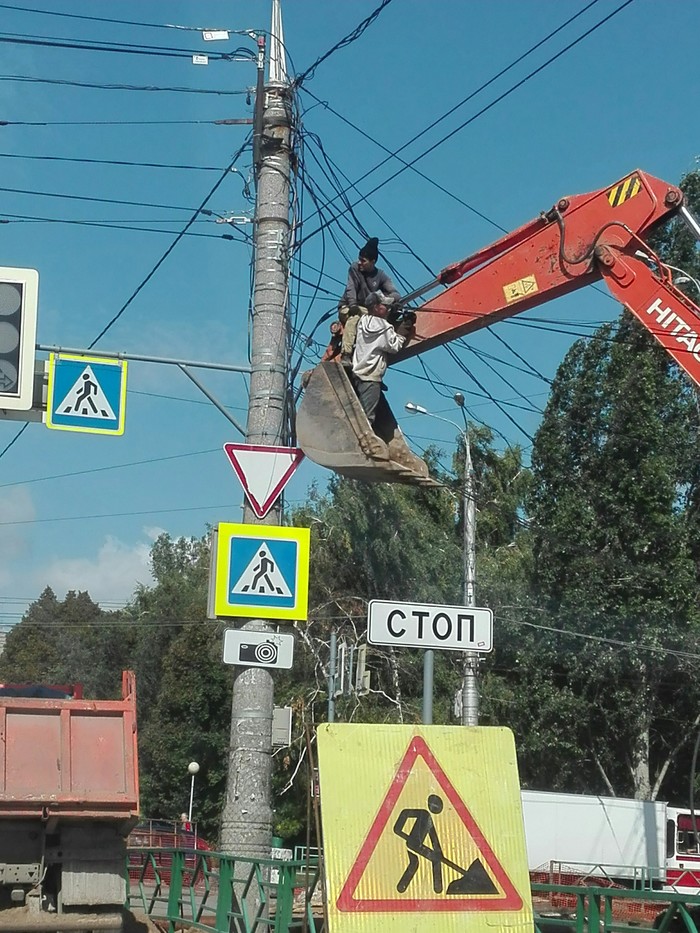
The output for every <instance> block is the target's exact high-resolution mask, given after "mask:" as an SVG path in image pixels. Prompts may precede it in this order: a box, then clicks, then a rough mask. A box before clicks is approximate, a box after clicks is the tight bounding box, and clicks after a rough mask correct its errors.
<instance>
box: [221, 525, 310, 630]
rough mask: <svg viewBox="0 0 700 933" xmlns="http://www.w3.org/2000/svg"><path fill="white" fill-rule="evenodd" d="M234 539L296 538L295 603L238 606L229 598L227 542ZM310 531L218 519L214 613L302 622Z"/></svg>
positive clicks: (306, 605) (305, 610)
mask: <svg viewBox="0 0 700 933" xmlns="http://www.w3.org/2000/svg"><path fill="white" fill-rule="evenodd" d="M233 538H274V539H275V540H276V541H296V543H297V545H298V548H297V566H296V579H295V581H294V583H295V587H294V598H295V602H294V605H293V606H291V607H290V608H286V607H285V608H275V607H274V606H272V607H270V606H241V605H235V606H234V605H232V604H231V603H229V601H228V578H229V569H230V567H229V565H230V545H231V540H232V539H233ZM310 543H311V530H310V529H309V528H293V527H291V526H280V525H243V524H237V523H234V522H219V524H218V535H217V542H216V555H215V559H214V615H215V616H216V617H217V618H229V617H233V618H240V617H242V618H246V619H286V620H290V621H305V620H306V619H307V617H308V613H309V551H310Z"/></svg>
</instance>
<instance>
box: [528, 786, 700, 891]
mask: <svg viewBox="0 0 700 933" xmlns="http://www.w3.org/2000/svg"><path fill="white" fill-rule="evenodd" d="M522 801H523V817H524V821H525V837H526V840H527V852H528V864H529V869H530V871H531V872H547V873H549V874H550V876H554V875H559V874H567V873H573V874H576V875H592V876H595V877H603V878H611V879H615V880H616V881H622V882H623V883H626V884H630V885H631V886H636V885H645V886H652V885H653V886H654V887H663V886H665V885H666V882H667V869H668V868H669V862H670V861H671V862H672V863H673V867H677V860H675V856H676V855H677V852H676V842H677V835H678V833H677V831H676V823H675V814H677V813H678V812H679V811H677V810H672V808H669V807H668V806H667V804H665V803H662V802H660V801H648V800H630V799H627V798H622V797H598V796H593V795H584V794H561V793H548V792H544V791H531V790H523V791H522ZM671 824H673V825H671ZM667 840H668V842H669V846H667ZM681 857H682V856H681ZM694 867H697V868H699V869H700V859H698V863H697V866H694ZM699 873H700V872H699ZM693 886H694V888H695V889H697V887H698V884H697V880H696V879H695V878H694V879H693Z"/></svg>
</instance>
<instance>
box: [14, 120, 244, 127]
mask: <svg viewBox="0 0 700 933" xmlns="http://www.w3.org/2000/svg"><path fill="white" fill-rule="evenodd" d="M231 122H232V121H231V120H0V126H225V125H228V124H230V123H231Z"/></svg>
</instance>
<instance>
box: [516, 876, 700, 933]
mask: <svg viewBox="0 0 700 933" xmlns="http://www.w3.org/2000/svg"><path fill="white" fill-rule="evenodd" d="M532 896H533V900H534V901H535V903H536V904H538V902H539V905H540V906H539V911H538V912H537V913H536V917H535V929H536V930H537V931H538V933H542V931H543V929H546V930H547V933H550V931H551V933H556V931H558V930H560V931H562V933H564V931H569V930H575V931H576V933H594V931H595V933H625V931H631V930H637V931H639V929H640V927H641V928H647V929H648V928H649V927H651V926H652V923H653V924H654V929H656V930H659V931H661V933H677V931H678V933H680V931H683V933H685V931H687V933H699V931H700V927H699V925H700V895H692V894H675V893H669V892H666V891H650V890H648V889H647V890H643V891H641V890H638V891H633V890H627V889H626V888H612V887H588V886H583V885H567V884H533V885H532ZM545 901H546V902H549V904H550V905H551V906H552V908H557V909H556V911H555V910H554V909H553V910H552V911H550V910H546V911H545V910H544V909H543V908H542V906H541V905H542V902H545ZM564 905H565V906H564ZM633 907H634V908H635V909H636V910H635V911H633V910H632V908H633ZM555 912H556V914H559V916H554V913H555ZM635 914H636V915H635Z"/></svg>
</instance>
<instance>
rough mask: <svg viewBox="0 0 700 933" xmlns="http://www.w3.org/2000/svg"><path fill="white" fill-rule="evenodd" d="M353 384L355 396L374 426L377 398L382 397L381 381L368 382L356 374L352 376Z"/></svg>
mask: <svg viewBox="0 0 700 933" xmlns="http://www.w3.org/2000/svg"><path fill="white" fill-rule="evenodd" d="M353 385H354V387H355V391H356V392H357V397H358V398H359V400H360V405H362V409H363V411H364V413H365V414H366V415H367V420H368V421H369V423H370V424H371V425H372V427H374V416H375V415H376V413H377V405H378V404H379V399H380V398H381V397H382V384H381V382H369V381H367V380H365V379H358V378H357V376H355V377H354V378H353Z"/></svg>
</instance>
